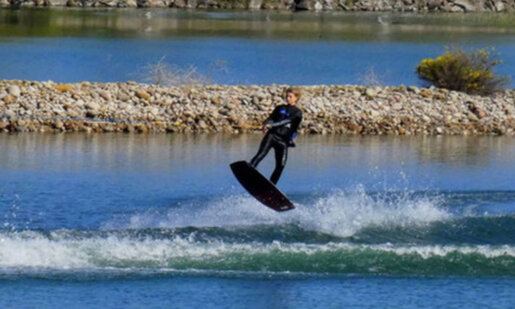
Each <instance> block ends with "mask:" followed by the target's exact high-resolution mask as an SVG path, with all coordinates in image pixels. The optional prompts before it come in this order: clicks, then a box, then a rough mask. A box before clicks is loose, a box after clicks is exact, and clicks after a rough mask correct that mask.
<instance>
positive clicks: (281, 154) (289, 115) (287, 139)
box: [250, 88, 302, 184]
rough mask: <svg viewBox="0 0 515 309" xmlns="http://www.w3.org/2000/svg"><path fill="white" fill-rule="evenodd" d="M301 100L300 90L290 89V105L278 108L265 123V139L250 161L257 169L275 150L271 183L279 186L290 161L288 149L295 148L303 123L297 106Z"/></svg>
mask: <svg viewBox="0 0 515 309" xmlns="http://www.w3.org/2000/svg"><path fill="white" fill-rule="evenodd" d="M299 99H300V90H299V89H297V88H288V89H287V90H286V101H287V103H288V104H283V105H279V106H277V107H276V108H275V109H274V111H273V112H272V114H271V115H270V116H269V117H268V118H267V119H266V120H265V122H264V123H263V130H264V131H265V137H263V140H262V141H261V145H260V146H259V150H258V152H257V154H256V155H255V156H254V158H252V160H251V161H250V165H252V166H253V167H254V168H256V167H257V165H258V164H259V162H261V160H263V159H264V158H265V156H266V155H267V154H268V152H269V151H270V149H271V148H274V150H275V170H274V172H273V173H272V176H271V177H270V181H271V182H273V183H274V184H277V182H278V181H279V177H281V173H282V171H283V169H284V166H285V165H286V160H287V159H288V147H295V143H294V142H293V139H294V138H295V136H296V135H297V128H298V127H299V124H300V122H301V121H302V112H301V111H300V109H299V108H297V107H296V106H295V104H296V103H297V101H298V100H299Z"/></svg>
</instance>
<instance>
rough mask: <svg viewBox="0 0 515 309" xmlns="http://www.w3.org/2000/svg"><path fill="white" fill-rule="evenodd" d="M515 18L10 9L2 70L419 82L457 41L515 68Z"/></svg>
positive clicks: (33, 76) (31, 76) (82, 76)
mask: <svg viewBox="0 0 515 309" xmlns="http://www.w3.org/2000/svg"><path fill="white" fill-rule="evenodd" d="M514 20H515V18H514V15H513V14H425V15H414V14H391V13H362V14H354V13H353V14H350V13H327V12H326V13H312V12H304V13H291V12H224V11H215V12H210V11H197V12H195V11H186V10H172V9H168V10H143V9H142V10H125V9H115V10H107V9H105V10H101V9H96V10H91V9H67V10H63V9H25V10H5V9H4V10H0V67H1V68H2V69H1V70H0V79H24V80H39V81H46V80H54V81H56V82H79V81H83V80H88V81H99V82H113V81H126V80H136V81H140V82H149V81H151V77H152V76H153V75H152V74H150V73H149V70H148V67H149V65H152V64H155V63H157V62H159V61H160V60H162V62H163V63H165V64H167V65H170V66H174V67H176V68H178V69H182V70H186V69H188V68H190V67H193V68H195V70H196V71H197V72H198V73H199V74H200V75H202V76H203V77H206V78H208V79H209V80H211V81H212V82H214V83H222V84H272V83H279V84H299V85H306V84H307V85H312V84H372V85H375V84H382V85H399V84H405V85H422V84H421V81H420V80H419V79H418V77H417V75H416V73H415V67H416V66H417V64H418V63H420V61H421V60H422V59H424V58H428V57H436V56H438V55H440V54H441V53H443V52H444V51H445V49H446V47H449V48H452V47H456V46H459V47H463V48H465V49H467V50H473V49H476V48H490V47H493V48H495V50H496V52H497V54H498V57H497V58H498V59H502V60H504V63H502V64H501V65H499V66H498V68H497V70H496V73H498V74H501V75H507V76H511V77H513V72H515V22H514ZM179 75H180V74H179ZM514 85H515V83H514V81H513V78H512V82H511V84H510V87H514Z"/></svg>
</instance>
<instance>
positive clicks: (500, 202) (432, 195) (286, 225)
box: [0, 134, 515, 308]
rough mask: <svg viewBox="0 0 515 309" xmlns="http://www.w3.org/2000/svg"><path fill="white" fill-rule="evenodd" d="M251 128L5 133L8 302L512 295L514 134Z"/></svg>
mask: <svg viewBox="0 0 515 309" xmlns="http://www.w3.org/2000/svg"><path fill="white" fill-rule="evenodd" d="M260 137H261V135H260V134H248V135H238V136H224V135H199V136H189V135H123V134H112V135H111V134H104V135H86V134H67V135H44V134H18V135H7V134H4V135H0V149H1V151H0V213H1V214H2V216H3V218H1V221H0V222H1V224H2V228H1V230H0V307H2V308H33V307H38V308H55V307H57V306H63V305H66V306H67V307H68V308H91V307H102V308H120V307H124V308H142V307H145V308H163V307H181V308H192V307H193V308H196V307H206V308H242V307H243V308H263V307H267V308H268V307H269V308H316V307H320V308H341V307H347V306H349V307H357V308H385V307H395V308H413V307H416V308H435V307H438V308H441V307H445V308H450V307H452V308H485V307H490V308H512V307H513V304H514V303H515V296H514V295H515V187H514V183H515V140H514V139H513V138H509V137H346V136H299V137H298V141H297V147H296V148H293V149H291V151H290V154H289V162H288V165H287V167H286V169H285V171H284V175H283V177H282V178H281V179H280V181H279V184H278V185H279V187H280V188H281V189H282V190H283V191H284V192H285V193H286V194H288V195H289V196H290V197H291V199H292V201H293V202H294V203H295V204H296V206H297V208H296V209H294V210H292V211H289V212H286V213H276V212H274V211H272V210H269V209H268V208H266V207H264V206H262V205H260V204H259V203H258V202H256V201H255V200H254V199H253V198H251V197H250V196H249V195H248V194H247V193H246V192H245V191H244V190H243V189H242V188H241V187H240V186H239V184H238V183H237V181H236V180H235V179H234V178H233V176H232V174H231V172H230V169H229V167H228V164H229V163H230V162H232V161H235V160H240V159H249V158H251V157H252V156H253V155H254V152H255V151H256V149H257V147H258V144H259V141H260ZM271 157H272V156H270V157H267V158H266V159H265V161H263V163H262V164H261V165H260V169H261V171H263V173H265V174H267V175H268V174H269V173H270V172H271V170H272V169H273V159H272V158H271Z"/></svg>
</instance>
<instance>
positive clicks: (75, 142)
mask: <svg viewBox="0 0 515 309" xmlns="http://www.w3.org/2000/svg"><path fill="white" fill-rule="evenodd" d="M261 137H262V136H261V134H244V135H217V134H201V135H186V134H183V135H174V134H168V135H164V134H161V135H137V134H93V135H88V134H56V135H52V134H37V133H35V134H11V135H8V134H3V135H0V149H2V151H1V152H0V167H1V168H4V169H29V170H40V169H42V170H54V169H55V170H63V169H64V170H73V169H93V170H105V169H109V170H117V169H129V170H130V169H146V170H148V169H150V170H155V171H159V170H163V169H172V170H173V169H174V168H175V167H177V164H180V165H181V166H180V168H184V167H186V166H189V167H191V168H197V167H199V166H209V165H216V164H219V163H221V162H231V160H237V159H248V158H250V157H252V155H253V154H254V152H255V151H256V149H257V147H258V145H259V142H260V139H261ZM298 145H299V147H297V148H293V149H291V150H290V159H291V160H295V161H297V162H298V163H299V164H300V165H304V164H305V165H309V166H318V167H323V166H334V165H335V164H338V163H342V162H347V163H345V164H344V165H347V164H356V163H358V162H363V163H364V162H366V164H369V165H372V166H374V165H388V164H393V163H395V162H399V161H403V162H413V163H414V164H420V165H426V164H427V165H431V164H435V163H436V164H438V163H442V164H448V165H456V166H485V165H488V164H490V163H492V162H495V164H506V165H510V164H511V165H512V166H513V167H515V140H514V139H512V138H509V137H443V136H439V137H381V136H344V135H330V136H300V137H299V138H298ZM349 162H350V163H349Z"/></svg>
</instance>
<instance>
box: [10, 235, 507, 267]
mask: <svg viewBox="0 0 515 309" xmlns="http://www.w3.org/2000/svg"><path fill="white" fill-rule="evenodd" d="M52 234H53V235H43V234H41V233H37V232H19V233H14V234H13V233H3V234H1V235H0V269H2V271H0V272H5V270H9V269H13V268H15V269H18V270H19V271H20V272H23V271H24V270H27V269H29V270H30V269H34V268H37V269H50V270H54V271H55V270H62V271H69V270H81V269H104V268H105V269H111V268H116V269H121V270H124V269H131V268H139V269H152V270H159V269H179V270H180V269H182V270H185V269H191V270H219V271H260V270H266V271H270V270H272V271H279V272H281V271H293V272H299V271H300V272H338V273H341V272H365V273H374V272H376V271H377V269H380V271H377V272H381V273H396V272H399V267H401V270H402V271H403V272H406V273H408V274H409V273H413V274H417V272H418V271H419V269H420V271H424V272H428V273H430V272H431V271H432V269H433V268H434V270H433V271H435V272H440V271H442V269H443V271H447V270H448V271H451V272H452V271H454V270H453V268H455V269H460V268H464V269H466V270H467V271H474V272H479V273H481V272H482V271H484V272H494V273H495V272H496V271H497V272H499V275H510V274H511V275H515V274H514V273H513V271H512V272H511V273H508V274H503V273H501V272H500V271H506V268H508V269H512V267H513V266H515V247H514V246H509V245H502V246H490V245H476V246H471V245H426V246H407V245H394V244H380V245H364V244H351V243H339V242H330V243H326V244H305V243H283V242H279V241H275V242H270V243H259V242H249V243H229V242H224V241H217V240H212V241H208V242H199V241H196V240H194V239H193V237H178V236H176V237H173V238H170V239H152V238H150V237H147V238H145V239H139V238H132V237H124V236H113V235H110V236H107V237H100V236H91V237H70V236H69V235H67V234H66V233H57V232H54V233H52ZM496 259H502V260H500V261H496ZM404 263H407V264H404ZM435 265H436V266H435ZM494 266H495V267H494ZM496 267H498V268H499V269H500V270H499V269H496ZM465 274H466V273H465Z"/></svg>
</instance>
